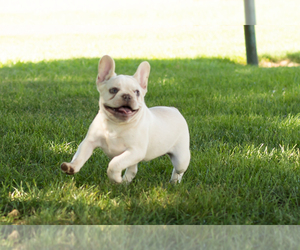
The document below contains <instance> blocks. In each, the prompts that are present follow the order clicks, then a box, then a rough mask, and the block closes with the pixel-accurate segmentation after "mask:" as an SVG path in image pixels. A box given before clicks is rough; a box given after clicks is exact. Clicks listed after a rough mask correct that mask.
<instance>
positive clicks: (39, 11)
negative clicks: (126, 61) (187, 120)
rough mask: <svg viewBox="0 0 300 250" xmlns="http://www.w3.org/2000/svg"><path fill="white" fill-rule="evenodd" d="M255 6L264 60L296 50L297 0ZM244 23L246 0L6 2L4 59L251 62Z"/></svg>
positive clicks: (0, 41)
mask: <svg viewBox="0 0 300 250" xmlns="http://www.w3.org/2000/svg"><path fill="white" fill-rule="evenodd" d="M255 6H256V20H257V25H256V41H257V51H258V56H259V59H260V63H262V62H266V61H270V60H271V61H276V60H278V61H280V60H281V61H282V60H285V57H286V55H287V54H289V53H292V54H293V55H295V54H296V55H297V53H299V52H300V42H299V41H300V31H299V28H300V15H299V13H300V4H299V0H256V1H255ZM243 25H244V5H243V0H185V1H177V0H147V1H137V0H127V1H121V0H119V1H118V0H110V1H102V0H99V1H94V0H85V1H82V0H72V1H71V0H59V1H58V0H56V1H39V0H10V1H3V0H0V63H2V64H9V63H15V62H17V61H22V62H23V61H32V62H37V61H41V60H52V59H67V58H78V57H87V58H95V57H96V58H99V57H101V56H102V55H104V54H109V55H111V56H113V57H114V58H147V59H154V58H197V57H218V58H229V59H230V60H232V61H235V62H237V63H242V64H245V63H246V52H245V42H244V30H243ZM299 58H300V55H299ZM265 65H266V64H265Z"/></svg>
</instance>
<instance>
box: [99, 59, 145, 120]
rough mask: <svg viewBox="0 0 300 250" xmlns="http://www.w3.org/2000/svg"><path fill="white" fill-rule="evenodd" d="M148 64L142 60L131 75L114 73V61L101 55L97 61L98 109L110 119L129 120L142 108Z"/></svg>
mask: <svg viewBox="0 0 300 250" xmlns="http://www.w3.org/2000/svg"><path fill="white" fill-rule="evenodd" d="M149 73H150V64H149V63H148V62H142V63H141V64H140V65H139V67H138V69H137V71H136V73H135V74H134V75H133V76H127V75H116V73H115V61H114V60H113V59H112V58H111V57H110V56H107V55H106V56H103V57H102V58H101V59H100V61H99V66H98V76H97V79H96V84H97V89H98V91H99V92H100V101H99V105H100V110H101V111H102V112H103V113H104V114H105V115H106V116H107V117H108V118H109V119H111V120H114V121H117V122H124V121H129V120H131V119H132V118H133V117H135V116H136V115H137V114H138V113H139V112H140V111H141V109H142V107H143V104H144V96H145V94H146V92H147V84H148V77H149Z"/></svg>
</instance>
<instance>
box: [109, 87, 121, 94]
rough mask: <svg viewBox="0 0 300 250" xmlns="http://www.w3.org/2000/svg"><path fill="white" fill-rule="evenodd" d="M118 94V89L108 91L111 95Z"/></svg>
mask: <svg viewBox="0 0 300 250" xmlns="http://www.w3.org/2000/svg"><path fill="white" fill-rule="evenodd" d="M118 92H119V89H117V88H111V89H109V93H111V94H117V93H118Z"/></svg>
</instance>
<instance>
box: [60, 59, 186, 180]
mask: <svg viewBox="0 0 300 250" xmlns="http://www.w3.org/2000/svg"><path fill="white" fill-rule="evenodd" d="M149 73H150V65H149V63H148V62H142V63H141V64H140V65H139V67H138V69H137V71H136V73H135V74H134V75H133V76H127V75H118V76H117V75H116V74H115V62H114V60H113V59H112V58H111V57H110V56H103V57H102V58H101V60H100V62H99V67H98V76H97V79H96V83H97V89H98V91H99V92H100V100H99V106H100V110H99V113H98V114H97V116H96V117H95V119H94V120H93V122H92V124H91V125H90V128H89V130H88V133H87V135H86V137H85V139H84V140H83V141H82V142H81V144H80V145H79V148H78V150H77V152H76V154H75V155H74V157H73V159H72V161H71V162H70V163H66V162H65V163H62V164H61V169H62V170H63V171H64V172H65V173H67V174H74V173H77V172H78V171H79V170H80V169H81V167H82V166H83V165H84V163H85V162H86V161H87V160H88V159H89V157H90V156H91V155H92V152H93V150H94V149H95V148H96V147H100V148H102V150H103V151H104V152H105V153H106V154H107V156H109V157H110V158H111V161H110V163H109V165H108V169H107V174H108V177H109V179H110V180H112V181H114V182H116V183H121V182H122V181H123V182H127V183H129V182H131V181H132V179H133V178H134V177H135V175H136V173H137V164H138V163H139V162H140V161H149V160H151V159H154V158H156V157H158V156H161V155H164V154H168V155H169V156H170V158H171V161H172V164H173V166H174V169H173V172H172V177H171V182H180V181H181V178H182V175H183V173H184V172H185V171H186V169H187V168H188V165H189V162H190V150H189V143H190V142H189V131H188V126H187V123H186V121H185V119H184V118H183V116H182V115H181V114H180V112H179V111H178V110H177V109H176V108H172V107H153V108H147V106H146V104H145V102H144V96H145V94H146V92H147V84H148V77H149ZM124 169H126V171H125V174H124V176H123V178H122V176H121V174H122V170H124Z"/></svg>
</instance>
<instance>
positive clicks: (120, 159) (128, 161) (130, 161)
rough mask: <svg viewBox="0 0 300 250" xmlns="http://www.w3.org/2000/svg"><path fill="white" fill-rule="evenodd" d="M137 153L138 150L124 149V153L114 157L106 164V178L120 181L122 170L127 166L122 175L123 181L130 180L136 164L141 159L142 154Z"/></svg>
mask: <svg viewBox="0 0 300 250" xmlns="http://www.w3.org/2000/svg"><path fill="white" fill-rule="evenodd" d="M139 153H140V152H139V151H133V150H126V151H125V152H124V153H122V154H120V155H118V156H116V157H114V158H113V159H112V160H111V161H110V163H109V164H108V168H107V175H108V178H109V179H110V180H111V181H113V182H116V183H121V182H122V171H123V170H124V169H126V168H128V170H126V173H125V175H124V178H123V181H124V182H130V181H131V180H132V179H133V178H134V176H135V174H136V172H137V164H138V163H139V162H140V161H141V160H143V157H142V154H139ZM127 178H130V179H127Z"/></svg>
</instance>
